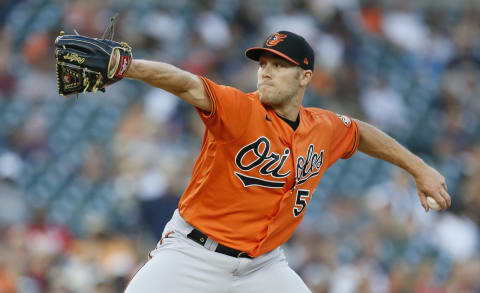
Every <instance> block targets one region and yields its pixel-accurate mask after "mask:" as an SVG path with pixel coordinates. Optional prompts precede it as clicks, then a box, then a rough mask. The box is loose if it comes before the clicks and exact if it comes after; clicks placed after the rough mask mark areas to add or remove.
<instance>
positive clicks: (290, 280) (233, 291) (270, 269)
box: [125, 210, 310, 293]
mask: <svg viewBox="0 0 480 293" xmlns="http://www.w3.org/2000/svg"><path fill="white" fill-rule="evenodd" d="M192 230H193V227H192V226H191V225H189V224H188V223H187V222H185V220H184V219H183V218H182V217H181V216H180V214H179V213H178V210H177V211H175V213H174V215H173V217H172V219H171V220H170V222H168V224H167V225H166V226H165V230H164V231H163V239H162V240H161V241H160V242H159V243H158V244H157V247H156V249H155V250H153V251H152V252H151V253H150V255H151V257H152V258H151V259H150V260H149V261H148V262H147V263H146V264H145V265H144V266H143V267H142V268H141V269H140V270H139V271H138V272H137V274H136V275H135V276H134V277H133V279H132V280H131V281H130V283H129V284H128V286H127V288H126V289H125V293H191V292H192V293H202V292H207V293H241V292H242V293H256V292H258V293H260V292H261V293H268V292H272V293H282V292H285V293H287V292H288V293H290V292H295V293H302V292H310V290H309V289H308V288H307V286H306V285H305V283H304V282H303V281H302V280H301V279H300V277H299V276H298V275H297V274H296V273H295V272H294V271H293V270H292V269H291V268H290V267H289V266H288V263H287V261H286V260H285V256H284V254H283V250H282V249H281V248H277V249H275V250H273V251H271V252H269V253H266V254H263V255H261V256H259V257H256V258H254V259H249V258H235V257H231V256H228V255H224V254H221V253H218V252H215V251H214V250H215V248H216V245H217V243H216V242H214V241H212V240H211V239H208V240H207V242H206V244H205V246H201V245H200V244H198V243H196V242H195V241H193V240H191V239H188V238H187V235H188V233H190V232H191V231H192Z"/></svg>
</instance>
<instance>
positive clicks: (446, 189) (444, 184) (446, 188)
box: [442, 182, 448, 191]
mask: <svg viewBox="0 0 480 293" xmlns="http://www.w3.org/2000/svg"><path fill="white" fill-rule="evenodd" d="M442 186H443V188H445V191H448V187H447V184H446V183H445V182H443V183H442Z"/></svg>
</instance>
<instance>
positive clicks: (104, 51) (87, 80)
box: [55, 16, 132, 96]
mask: <svg viewBox="0 0 480 293" xmlns="http://www.w3.org/2000/svg"><path fill="white" fill-rule="evenodd" d="M115 18H116V16H114V17H112V18H111V22H110V25H109V26H108V27H107V29H106V30H105V32H104V33H103V35H102V37H101V38H100V39H98V38H90V37H86V36H81V35H79V34H78V33H77V32H75V33H77V34H76V35H65V34H64V33H63V32H60V35H59V36H58V37H57V38H56V39H55V60H56V71H57V87H58V92H59V94H60V95H62V96H67V95H70V94H78V93H82V92H83V93H84V92H85V91H88V92H93V93H96V92H97V90H101V91H103V92H105V86H107V85H110V84H112V83H114V82H117V81H119V80H121V79H122V78H123V76H124V75H125V73H126V72H127V70H128V68H129V66H130V63H131V62H132V49H131V48H130V46H128V44H127V43H125V42H121V43H119V42H116V41H113V40H112V39H113V25H114V22H115ZM107 38H109V39H107Z"/></svg>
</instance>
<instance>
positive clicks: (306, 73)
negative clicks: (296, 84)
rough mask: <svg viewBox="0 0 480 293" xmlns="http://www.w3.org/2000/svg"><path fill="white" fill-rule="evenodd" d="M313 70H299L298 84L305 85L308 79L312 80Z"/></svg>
mask: <svg viewBox="0 0 480 293" xmlns="http://www.w3.org/2000/svg"><path fill="white" fill-rule="evenodd" d="M312 74H313V71H311V70H303V69H301V71H300V86H301V87H306V86H307V85H308V83H309V82H310V80H312Z"/></svg>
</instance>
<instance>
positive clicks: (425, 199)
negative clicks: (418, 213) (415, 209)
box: [418, 190, 429, 213]
mask: <svg viewBox="0 0 480 293" xmlns="http://www.w3.org/2000/svg"><path fill="white" fill-rule="evenodd" d="M418 197H419V198H420V202H421V203H422V207H423V208H424V209H425V212H426V213H428V210H429V207H428V204H427V197H426V196H425V194H424V193H423V192H421V191H420V190H418Z"/></svg>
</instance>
